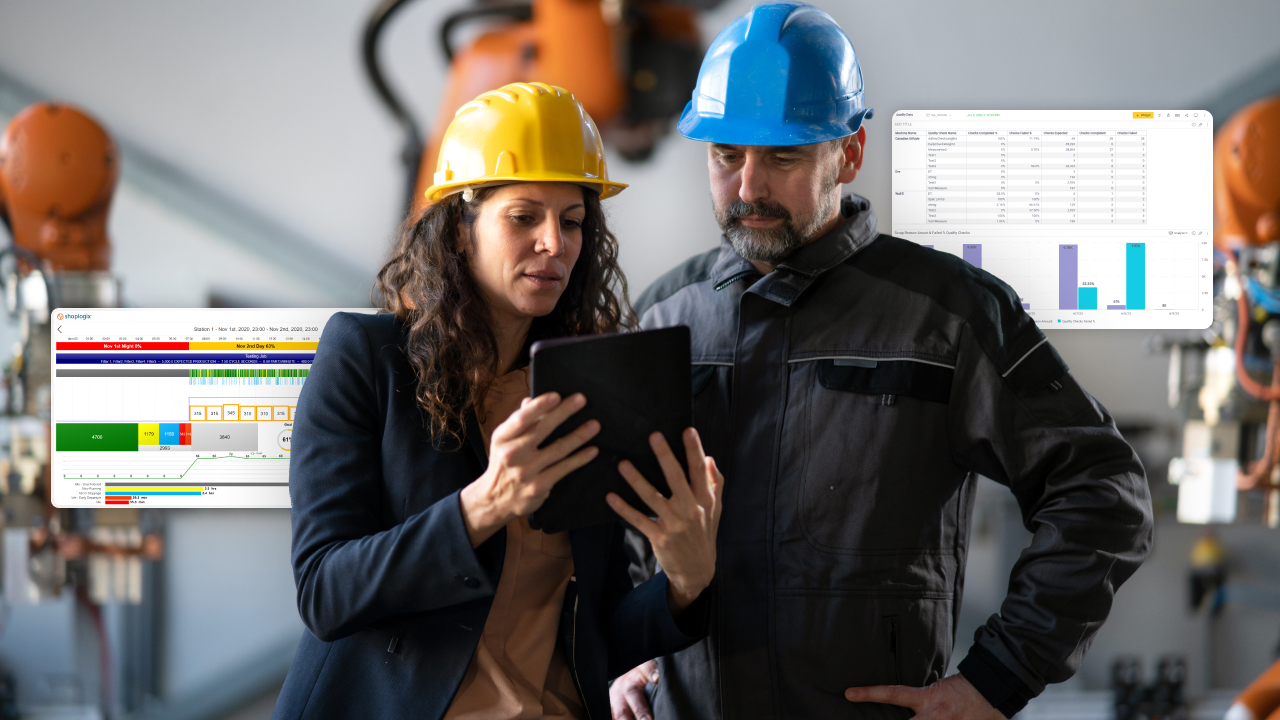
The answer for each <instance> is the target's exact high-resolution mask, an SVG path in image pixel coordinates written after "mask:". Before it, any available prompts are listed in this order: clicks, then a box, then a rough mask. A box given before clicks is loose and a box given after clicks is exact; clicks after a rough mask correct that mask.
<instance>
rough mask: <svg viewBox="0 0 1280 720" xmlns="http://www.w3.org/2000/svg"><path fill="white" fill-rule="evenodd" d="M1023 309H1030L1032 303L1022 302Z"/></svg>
mask: <svg viewBox="0 0 1280 720" xmlns="http://www.w3.org/2000/svg"><path fill="white" fill-rule="evenodd" d="M1022 309H1023V310H1030V309H1031V303H1022Z"/></svg>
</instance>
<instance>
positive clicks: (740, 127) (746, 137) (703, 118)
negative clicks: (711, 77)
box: [676, 102, 872, 147]
mask: <svg viewBox="0 0 1280 720" xmlns="http://www.w3.org/2000/svg"><path fill="white" fill-rule="evenodd" d="M871 113H872V109H871V108H864V109H860V110H858V111H857V112H856V113H854V115H853V117H852V118H850V119H849V120H848V121H847V122H809V123H801V122H778V121H776V120H774V121H756V120H748V119H744V118H725V117H714V116H710V115H699V114H698V113H697V112H695V111H694V109H693V103H692V102H690V103H689V104H688V105H686V106H685V109H684V113H682V114H681V116H680V122H679V123H678V124H677V125H676V129H677V130H679V131H680V134H681V135H683V136H685V137H687V138H689V139H690V140H698V141H701V142H710V143H720V144H723V145H755V146H763V147H788V146H793V145H812V144H814V143H820V142H826V141H828V140H836V139H838V138H842V137H848V136H850V135H852V134H854V133H856V132H858V129H859V128H860V127H862V121H863V120H864V119H865V118H869V117H871Z"/></svg>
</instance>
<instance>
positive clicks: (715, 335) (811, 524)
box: [637, 196, 1152, 720]
mask: <svg viewBox="0 0 1280 720" xmlns="http://www.w3.org/2000/svg"><path fill="white" fill-rule="evenodd" d="M842 209H843V211H844V215H845V220H844V221H843V222H842V223H841V224H840V225H839V226H837V227H836V228H835V229H834V230H832V231H831V232H830V233H828V234H827V235H825V236H823V237H822V238H820V239H818V240H816V241H814V242H812V243H810V244H808V245H805V246H804V247H801V248H800V249H798V250H797V251H796V252H795V253H794V254H792V255H791V257H789V258H788V259H787V260H786V261H784V262H783V263H782V264H781V265H779V266H778V268H777V269H776V270H775V271H773V272H771V273H769V274H768V275H764V276H762V275H761V274H760V273H759V272H758V271H756V270H755V268H754V267H752V265H751V264H750V263H748V262H747V261H745V260H743V259H742V258H741V257H740V256H739V255H738V254H737V253H735V252H734V251H733V249H732V247H731V246H730V245H729V244H728V242H727V241H722V244H721V247H720V248H719V249H718V250H714V251H711V252H708V253H706V254H704V255H700V256H697V257H694V258H692V259H691V260H689V261H687V262H685V263H684V264H682V265H681V266H679V267H677V268H676V269H675V270H673V271H671V272H670V273H668V274H666V275H665V276H663V277H662V278H660V279H659V280H658V281H657V282H656V283H655V284H654V285H653V286H652V287H650V288H649V289H648V290H647V291H645V293H644V294H643V295H642V296H641V298H640V299H639V301H638V302H637V310H638V311H639V312H640V313H641V325H642V327H644V328H646V329H650V328H659V327H669V326H673V325H688V326H689V327H690V328H691V329H692V337H693V363H694V379H695V382H694V386H695V387H694V390H695V399H694V406H695V422H696V425H697V428H698V431H699V432H700V433H701V435H702V439H703V442H704V444H705V446H706V449H707V451H708V453H710V454H712V455H714V456H715V457H716V458H717V460H718V461H719V463H720V467H721V469H722V470H723V471H724V474H725V476H726V485H725V493H724V515H723V519H722V522H721V526H720V537H719V555H718V568H717V580H716V584H715V589H716V596H715V601H714V604H713V615H712V621H711V633H710V636H709V637H708V638H707V639H706V640H704V641H702V642H700V643H698V644H696V645H694V646H693V647H691V648H689V649H687V650H684V651H682V652H680V653H678V654H676V655H673V656H669V657H667V658H663V659H661V661H660V677H661V681H660V682H659V684H658V686H657V689H656V694H655V697H654V711H655V715H656V717H657V718H659V720H664V719H665V718H672V717H680V718H726V719H729V720H738V719H739V718H784V717H785V718H831V717H867V718H871V717H879V718H905V717H909V716H910V714H911V713H910V711H909V710H905V709H900V708H891V707H888V706H883V705H851V704H850V703H848V702H847V701H845V700H844V697H843V691H844V689H845V688H847V687H850V686H862V685H879V684H906V685H913V686H923V685H926V684H928V683H930V682H933V681H935V680H937V679H939V678H940V677H941V676H942V675H943V673H945V672H946V669H947V667H948V663H949V661H950V657H951V652H952V645H953V643H954V641H955V626H956V618H957V616H958V614H959V611H960V599H961V593H962V590H963V586H964V570H965V557H966V552H967V549H968V542H969V530H970V520H971V516H972V510H973V497H974V485H975V482H976V478H977V475H978V474H982V475H985V476H987V477H989V478H992V479H994V480H996V481H997V482H1000V483H1002V484H1004V485H1007V486H1008V487H1009V488H1010V489H1011V490H1012V492H1013V494H1014V495H1015V496H1016V497H1017V500H1018V503H1019V505H1020V507H1021V509H1022V516H1023V520H1024V522H1025V524H1026V527H1027V528H1028V529H1029V530H1030V531H1031V532H1033V533H1034V538H1033V539H1032V541H1031V544H1030V546H1029V547H1027V549H1026V550H1024V551H1023V553H1022V556H1021V558H1020V559H1019V561H1018V563H1017V565H1016V566H1015V567H1014V570H1013V573H1012V576H1011V578H1010V581H1009V592H1008V596H1007V598H1006V599H1005V601H1004V604H1003V606H1002V607H1001V610H1000V613H999V614H998V615H993V616H992V617H991V618H990V619H989V620H988V621H987V623H986V625H985V626H984V627H982V628H981V629H980V630H979V631H978V633H977V634H976V637H975V639H974V644H973V647H972V648H971V649H970V650H969V652H968V655H967V656H966V658H965V659H964V660H963V661H962V662H961V664H960V671H961V672H962V673H963V674H964V675H965V677H966V678H967V679H968V680H969V681H970V682H972V683H973V685H974V686H975V687H976V688H977V689H978V690H979V691H980V692H981V693H982V694H983V695H984V696H985V697H986V698H987V699H988V700H990V701H991V703H992V705H994V706H995V707H996V708H998V709H1000V710H1001V711H1002V712H1004V713H1005V715H1006V716H1009V715H1012V714H1013V713H1015V712H1016V711H1017V710H1019V709H1021V707H1022V706H1023V705H1025V704H1026V702H1027V700H1029V699H1030V698H1032V697H1034V696H1036V695H1038V694H1039V693H1040V692H1041V691H1042V690H1043V689H1044V687H1045V684H1046V683H1051V682H1061V681H1063V680H1065V679H1067V678H1068V677H1070V676H1071V675H1072V673H1074V672H1075V670H1076V668H1078V666H1079V663H1080V660H1081V657H1082V655H1083V654H1084V652H1085V650H1086V649H1087V648H1088V647H1089V644H1090V641H1091V640H1092V638H1093V635H1094V633H1096V632H1097V630H1098V628H1099V627H1100V626H1101V624H1102V622H1103V621H1104V620H1105V619H1106V617H1107V613H1108V612H1109V610H1110V608H1111V602H1112V597H1113V596H1114V594H1115V591H1116V589H1117V588H1118V587H1119V586H1120V584H1121V583H1123V582H1124V581H1125V580H1126V579H1127V578H1128V577H1129V576H1130V575H1132V574H1133V572H1134V571H1135V570H1137V568H1138V566H1139V565H1140V564H1141V562H1142V560H1143V559H1144V558H1145V557H1146V554H1147V552H1148V550H1149V548H1150V546H1151V537H1152V518H1151V499H1150V495H1149V492H1148V488H1147V483H1146V479H1145V477H1144V473H1143V469H1142V466H1141V464H1140V463H1139V461H1138V458H1137V457H1136V456H1135V455H1134V453H1133V450H1132V449H1131V448H1130V447H1129V445H1128V444H1126V443H1125V441H1124V439H1123V438H1121V436H1120V434H1119V433H1118V432H1117V431H1116V428H1115V424H1114V423H1113V422H1112V420H1111V417H1110V416H1109V415H1108V414H1107V411H1106V410H1105V409H1104V408H1103V407H1102V406H1101V405H1100V404H1099V403H1098V402H1097V401H1095V400H1094V399H1093V398H1092V397H1090V396H1089V395H1088V394H1087V393H1086V392H1085V391H1084V390H1083V389H1081V387H1080V386H1079V384H1077V383H1076V381H1075V379H1074V378H1072V376H1071V375H1070V374H1069V373H1068V372H1067V367H1066V365H1065V364H1064V363H1063V361H1062V359H1061V358H1060V357H1059V356H1058V354H1057V352H1056V351H1055V350H1054V349H1053V347H1052V346H1051V345H1050V344H1049V343H1048V341H1047V340H1046V338H1045V336H1044V335H1043V334H1042V333H1041V332H1040V331H1039V330H1038V329H1037V328H1036V326H1035V323H1034V321H1033V320H1032V319H1031V318H1030V317H1029V316H1028V315H1027V313H1026V312H1025V311H1024V310H1023V309H1022V305H1021V303H1020V302H1019V300H1018V297H1017V295H1016V294H1015V293H1014V292H1013V291H1012V289H1011V288H1009V286H1007V285H1005V284H1004V283H1003V282H1001V281H1000V280H998V279H996V278H995V277H994V276H992V275H990V274H989V273H986V272H984V271H982V270H980V269H978V268H975V267H973V266H971V265H969V264H968V263H966V262H964V261H962V260H959V259H957V258H955V257H953V256H951V255H948V254H945V253H941V252H936V251H934V250H931V249H927V248H924V247H921V246H919V245H916V244H914V243H911V242H907V241H904V240H900V239H898V238H894V237H890V236H887V235H880V234H878V233H877V232H876V219H875V214H874V213H873V212H872V211H871V208H870V203H868V202H867V201H866V200H865V199H863V198H860V197H858V196H847V197H845V198H844V200H843V208H842Z"/></svg>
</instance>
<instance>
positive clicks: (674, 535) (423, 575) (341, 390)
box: [274, 83, 723, 720]
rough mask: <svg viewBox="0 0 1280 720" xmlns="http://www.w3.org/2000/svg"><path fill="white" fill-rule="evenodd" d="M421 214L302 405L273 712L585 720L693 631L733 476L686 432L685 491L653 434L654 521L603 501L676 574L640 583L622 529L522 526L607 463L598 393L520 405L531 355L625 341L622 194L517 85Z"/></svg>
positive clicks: (500, 96)
mask: <svg viewBox="0 0 1280 720" xmlns="http://www.w3.org/2000/svg"><path fill="white" fill-rule="evenodd" d="M435 181H436V184H435V185H433V186H432V187H431V188H430V189H429V190H428V191H427V195H428V199H430V200H431V201H433V202H434V204H433V205H432V206H431V207H429V208H428V209H427V210H426V211H424V213H423V214H422V216H421V217H420V218H419V219H418V220H417V221H416V222H415V223H413V224H412V225H411V226H409V227H407V229H406V231H405V232H404V234H403V236H402V238H401V240H400V243H399V246H398V247H397V249H396V251H395V253H394V255H393V257H392V259H391V260H390V261H389V262H388V263H387V264H386V265H385V266H384V267H383V269H382V271H381V272H380V273H379V275H378V282H377V290H378V291H379V292H380V293H381V296H382V298H383V302H384V305H385V309H386V310H389V311H390V312H389V313H382V314H378V315H355V314H343V313H339V314H337V315H335V316H334V317H333V319H332V320H330V322H329V325H328V326H327V327H326V328H325V332H324V335H323V337H322V339H321V342H320V347H319V349H318V350H317V353H316V358H315V362H314V364H313V365H312V369H311V373H310V376H309V377H308V379H307V384H306V386H305V388H304V390H303V393H302V397H301V398H300V401H299V414H298V418H297V421H296V427H295V432H294V438H295V439H294V448H293V459H292V463H291V467H290V483H289V484H290V493H291V497H292V501H293V532H294V535H293V567H294V575H295V579H296V581H297V584H298V608H299V611H300V613H301V615H302V618H303V621H304V622H305V623H306V625H307V628H308V630H309V631H310V632H308V633H305V634H304V635H303V638H302V642H301V643H300V645H299V647H298V651H297V654H296V656H295V657H294V661H293V666H292V668H291V669H290V671H289V676H288V679H287V680H286V681H285V686H284V689H283V691H282V692H281V695H280V700H279V701H278V703H277V705H276V710H275V715H274V717H277V718H304V717H305V718H313V717H314V718H329V717H360V718H372V717H376V718H395V717H414V718H430V719H432V720H434V719H436V718H444V717H447V718H450V720H454V719H457V720H497V719H499V718H501V719H515V718H579V719H585V718H595V719H596V720H603V718H607V717H608V716H609V705H608V697H607V689H606V681H607V679H608V678H609V677H613V676H615V675H618V674H621V673H622V672H624V671H625V670H627V669H628V668H631V667H632V666H634V665H636V664H638V663H639V662H642V661H644V660H646V659H648V658H651V657H654V656H657V655H662V654H666V653H669V652H673V651H675V650H678V649H680V648H682V647H684V646H687V645H689V644H691V643H693V642H694V641H695V640H697V639H698V638H699V637H700V636H701V635H702V634H703V633H704V632H705V627H704V625H705V622H706V606H707V603H706V602H705V600H702V599H701V598H702V596H703V595H704V594H705V593H704V591H705V590H706V588H707V585H708V584H709V583H710V581H711V577H712V575H713V573H714V567H715V533H716V527H717V524H718V522H719V516H720V490H721V487H722V485H723V478H721V477H720V475H719V472H718V471H717V470H716V468H715V464H714V461H712V460H711V459H710V458H706V457H705V456H704V455H703V453H702V447H701V444H700V442H699V441H698V438H697V435H696V433H694V431H693V430H692V429H689V430H687V431H686V433H685V437H684V441H685V449H686V453H687V457H688V458H689V462H690V468H691V471H690V473H689V477H688V479H687V480H686V477H685V474H684V472H683V470H682V469H681V468H680V466H679V463H677V462H676V460H675V458H674V456H673V455H672V453H671V451H670V448H668V447H667V446H666V443H665V442H664V441H662V440H661V435H659V434H656V433H655V437H654V441H653V447H654V451H655V453H657V455H658V457H659V459H660V460H661V462H662V465H663V468H664V474H665V475H666V479H667V482H668V483H669V484H670V485H671V487H672V496H671V498H670V499H669V500H668V499H664V498H663V497H662V496H661V495H659V494H658V493H657V492H656V491H655V490H654V489H653V488H652V486H650V485H649V484H648V483H647V482H646V481H645V480H644V478H642V477H640V475H639V474H638V473H637V472H636V470H635V468H634V467H632V466H631V465H629V464H627V463H623V464H622V465H621V466H620V467H619V471H620V472H621V473H622V474H623V476H624V477H625V478H626V479H627V482H629V483H630V484H631V486H632V487H633V488H635V489H636V491H637V492H638V493H639V494H640V497H641V498H643V499H644V500H645V501H646V502H647V503H648V504H649V505H650V507H652V508H653V509H654V510H655V512H656V513H657V514H658V519H657V520H656V521H654V520H650V519H649V518H647V517H645V516H643V515H642V514H640V513H639V512H636V511H635V510H634V509H632V508H630V507H628V506H627V505H626V504H625V503H623V502H622V501H621V500H620V499H619V498H617V496H614V495H610V497H609V502H610V504H611V506H612V507H613V508H614V509H615V510H616V511H617V512H618V513H619V514H620V515H621V516H622V517H623V518H625V519H626V520H627V521H628V522H630V523H631V524H633V525H634V526H635V527H636V528H638V529H639V530H641V531H642V532H644V533H645V534H646V535H647V536H648V538H649V540H650V542H651V543H652V544H653V545H654V548H655V552H656V554H657V556H658V559H659V561H660V562H661V563H662V566H663V568H664V569H665V572H664V573H661V574H659V575H658V576H656V577H655V578H654V579H653V580H650V581H649V582H647V583H645V584H643V585H641V586H639V587H637V588H635V589H634V590H633V589H632V588H631V582H630V579H629V575H628V573H627V562H626V560H625V557H624V555H623V554H622V525H621V523H611V524H608V525H601V526H597V527H592V528H586V529H583V530H576V531H572V532H569V533H560V534H556V535H551V534H544V533H541V532H538V531H536V530H533V529H532V528H530V527H529V524H528V521H527V520H526V519H525V518H526V516H527V515H528V514H529V513H530V512H532V511H534V510H536V509H537V508H538V507H539V506H540V505H541V504H542V502H543V501H544V500H545V499H546V497H547V494H548V493H549V492H550V490H551V488H552V487H553V486H554V485H555V483H556V482H557V481H558V480H560V479H561V478H563V477H564V476H565V475H566V474H568V473H569V472H571V471H572V470H574V469H576V468H578V467H581V466H582V465H584V464H586V463H587V462H588V461H590V460H591V459H592V458H593V457H595V455H596V450H595V449H594V448H592V447H589V446H587V443H588V442H589V441H590V439H591V437H592V436H593V435H595V433H597V432H598V431H599V426H598V423H596V422H595V421H589V422H587V423H585V424H583V425H582V426H581V427H578V428H577V429H575V430H574V431H573V432H571V433H569V434H568V435H566V436H565V437H564V438H562V439H560V440H558V441H556V442H554V443H551V444H549V445H547V446H546V447H544V448H539V447H538V446H539V445H540V444H541V443H542V441H543V440H545V439H546V438H547V437H548V435H549V434H550V433H551V431H552V430H553V429H554V428H555V427H557V426H558V425H559V424H560V423H562V422H563V421H564V420H565V419H566V418H568V417H569V416H571V415H572V414H574V413H575V412H577V411H578V410H579V409H581V408H582V407H583V406H584V405H585V403H587V402H588V401H589V399H588V398H583V397H581V396H580V395H575V396H572V397H569V398H559V397H557V396H555V395H554V394H548V395H543V396H540V397H537V398H532V399H530V398H526V397H525V394H526V392H527V388H528V378H527V376H526V374H525V372H524V370H523V367H524V365H525V364H526V363H527V359H528V348H529V345H530V343H531V342H533V341H534V340H536V339H538V338H545V337H556V336H565V335H578V334H586V333H596V332H610V331H615V330H618V329H619V328H620V327H622V326H623V325H625V324H627V323H626V322H625V320H626V319H627V318H628V317H629V316H630V310H629V308H628V305H627V303H626V297H625V285H624V286H623V288H622V297H621V298H619V297H618V296H617V295H615V294H614V292H613V290H612V288H611V286H612V285H613V284H614V283H615V282H618V283H621V281H622V277H621V273H620V272H619V270H618V266H617V242H616V240H615V239H614V238H613V236H612V235H611V234H610V233H609V231H608V229H607V228H606V226H605V222H604V216H603V214H602V213H601V208H600V199H601V198H602V197H608V196H609V195H612V194H616V193H617V192H619V191H620V190H621V189H622V188H623V187H625V186H624V185H620V184H618V183H612V182H609V180H608V175H607V172H606V168H605V165H604V159H603V154H602V152H601V147H600V136H599V133H598V132H597V131H596V128H595V125H594V123H592V121H591V119H590V118H589V117H588V116H587V115H586V113H585V112H584V111H583V110H582V107H581V105H579V104H578V102H577V101H576V100H575V99H574V98H573V96H572V95H570V94H569V93H568V92H567V91H564V90H561V89H559V88H554V87H551V86H549V85H543V84H540V83H532V84H524V83H519V84H516V85H508V86H506V87H504V88H502V89H500V90H496V91H493V92H489V93H485V94H484V95H481V96H480V97H479V98H477V99H476V100H474V101H472V102H470V103H468V104H467V105H464V106H463V107H462V109H460V110H459V111H458V114H457V116H456V117H455V119H454V121H453V123H452V124H451V125H450V126H449V129H448V130H447V132H446V134H445V138H444V141H443V144H442V146H441V152H440V161H439V172H437V173H436V175H435Z"/></svg>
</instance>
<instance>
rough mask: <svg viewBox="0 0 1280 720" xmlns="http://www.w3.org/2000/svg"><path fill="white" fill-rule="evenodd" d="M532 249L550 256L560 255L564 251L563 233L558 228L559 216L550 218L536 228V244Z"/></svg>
mask: <svg viewBox="0 0 1280 720" xmlns="http://www.w3.org/2000/svg"><path fill="white" fill-rule="evenodd" d="M534 249H535V250H536V251H538V252H540V253H546V254H548V255H550V256H551V257H560V255H561V253H563V252H564V233H563V232H562V231H561V229H560V218H556V217H553V218H550V219H548V220H547V221H546V222H544V223H542V227H540V228H539V229H538V244H537V245H536V246H535V247H534Z"/></svg>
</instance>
